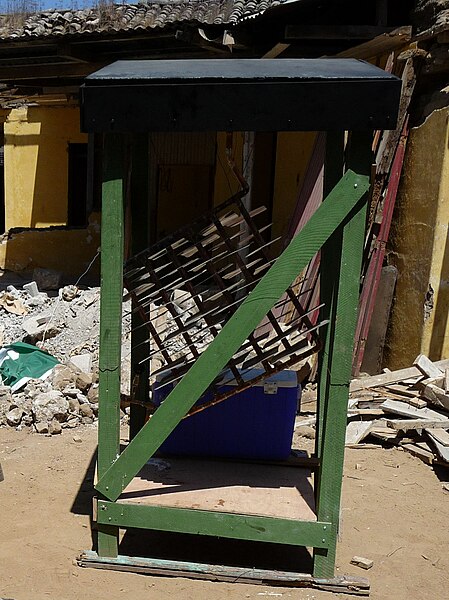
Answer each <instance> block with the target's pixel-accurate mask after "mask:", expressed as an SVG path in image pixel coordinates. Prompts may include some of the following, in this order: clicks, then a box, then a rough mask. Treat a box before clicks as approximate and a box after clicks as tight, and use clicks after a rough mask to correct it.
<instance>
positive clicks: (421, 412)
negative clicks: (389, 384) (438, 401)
mask: <svg viewBox="0 0 449 600" xmlns="http://www.w3.org/2000/svg"><path fill="white" fill-rule="evenodd" d="M381 408H382V409H383V410H384V411H385V412H390V413H394V414H395V415H401V416H402V417H410V418H411V419H426V420H428V421H429V420H430V421H442V422H446V421H447V422H448V423H449V419H448V418H447V417H446V416H444V415H442V414H440V413H439V412H436V411H435V410H431V409H430V408H415V407H414V406H409V405H407V404H405V402H398V401H396V400H386V401H385V402H384V403H383V404H381Z"/></svg>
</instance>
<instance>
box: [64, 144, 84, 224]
mask: <svg viewBox="0 0 449 600" xmlns="http://www.w3.org/2000/svg"><path fill="white" fill-rule="evenodd" d="M87 149H88V145H87V144H69V147H68V153H69V173H68V214H67V225H68V226H69V227H86V225H87Z"/></svg>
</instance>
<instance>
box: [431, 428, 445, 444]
mask: <svg viewBox="0 0 449 600" xmlns="http://www.w3.org/2000/svg"><path fill="white" fill-rule="evenodd" d="M429 433H430V434H431V436H432V438H433V439H434V440H436V441H437V442H439V443H440V444H441V445H442V446H446V447H449V433H448V432H447V431H446V430H445V429H432V431H430V432H429Z"/></svg>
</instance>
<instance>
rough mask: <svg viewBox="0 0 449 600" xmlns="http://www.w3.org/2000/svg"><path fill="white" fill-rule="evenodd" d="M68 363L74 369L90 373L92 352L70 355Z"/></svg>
mask: <svg viewBox="0 0 449 600" xmlns="http://www.w3.org/2000/svg"><path fill="white" fill-rule="evenodd" d="M69 365H70V366H71V367H72V369H75V371H78V372H80V373H91V371H92V354H90V353H86V354H75V355H73V356H71V357H70V360H69Z"/></svg>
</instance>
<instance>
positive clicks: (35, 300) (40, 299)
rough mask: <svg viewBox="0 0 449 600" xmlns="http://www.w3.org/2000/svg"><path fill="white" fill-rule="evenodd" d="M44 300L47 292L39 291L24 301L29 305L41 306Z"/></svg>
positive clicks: (46, 298) (46, 297)
mask: <svg viewBox="0 0 449 600" xmlns="http://www.w3.org/2000/svg"><path fill="white" fill-rule="evenodd" d="M46 300H48V296H47V294H41V293H39V294H38V295H37V296H35V297H33V298H29V299H28V300H27V301H26V305H27V306H29V307H35V306H43V305H44V304H45V302H46Z"/></svg>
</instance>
